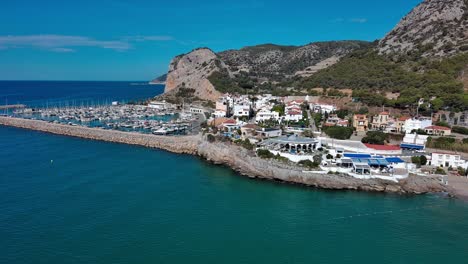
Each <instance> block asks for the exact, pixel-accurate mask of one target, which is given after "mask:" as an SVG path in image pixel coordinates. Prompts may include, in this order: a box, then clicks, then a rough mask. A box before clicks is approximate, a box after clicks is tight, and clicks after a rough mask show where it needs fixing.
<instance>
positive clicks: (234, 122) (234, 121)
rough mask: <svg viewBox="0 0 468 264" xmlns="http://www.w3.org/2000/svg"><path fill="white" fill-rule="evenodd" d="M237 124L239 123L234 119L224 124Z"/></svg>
mask: <svg viewBox="0 0 468 264" xmlns="http://www.w3.org/2000/svg"><path fill="white" fill-rule="evenodd" d="M236 123H237V122H236V120H234V119H228V120H226V121H224V122H223V124H236Z"/></svg>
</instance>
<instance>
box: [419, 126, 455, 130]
mask: <svg viewBox="0 0 468 264" xmlns="http://www.w3.org/2000/svg"><path fill="white" fill-rule="evenodd" d="M424 129H432V130H451V129H450V128H448V127H443V126H428V127H426V128H424Z"/></svg>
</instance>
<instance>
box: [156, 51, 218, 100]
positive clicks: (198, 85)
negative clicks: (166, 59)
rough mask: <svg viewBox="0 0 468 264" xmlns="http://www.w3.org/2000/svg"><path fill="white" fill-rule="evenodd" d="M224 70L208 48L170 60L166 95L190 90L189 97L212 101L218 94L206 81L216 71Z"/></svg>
mask: <svg viewBox="0 0 468 264" xmlns="http://www.w3.org/2000/svg"><path fill="white" fill-rule="evenodd" d="M224 68H226V66H225V65H224V63H223V62H222V61H221V60H219V58H218V56H217V55H216V54H215V53H214V52H213V51H212V50H210V49H208V48H200V49H196V50H193V51H191V52H189V53H187V54H182V55H179V56H177V57H175V58H174V59H172V61H171V63H170V65H169V71H168V73H167V78H166V87H165V90H164V92H165V93H166V94H177V93H178V92H179V93H181V92H183V90H184V89H185V90H187V91H188V89H191V90H193V92H191V93H190V94H192V95H191V96H196V97H199V98H203V99H207V100H211V101H214V100H216V99H217V98H218V97H219V95H220V93H219V92H218V91H217V90H216V89H215V87H214V86H213V85H212V84H211V82H210V81H209V80H208V77H209V76H210V75H211V74H212V73H213V72H216V71H221V70H222V69H224Z"/></svg>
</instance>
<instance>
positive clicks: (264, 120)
mask: <svg viewBox="0 0 468 264" xmlns="http://www.w3.org/2000/svg"><path fill="white" fill-rule="evenodd" d="M195 109H196V110H195ZM191 111H199V112H202V111H209V112H207V116H208V113H209V117H208V118H209V119H208V120H207V130H206V132H209V133H210V134H213V135H216V136H217V137H223V138H225V140H230V141H232V142H234V143H236V144H239V145H242V146H245V147H247V148H249V149H252V150H255V152H256V154H257V156H260V157H265V158H272V159H276V160H280V161H281V160H282V161H286V162H291V163H296V164H297V166H300V167H304V168H306V169H307V170H310V171H312V172H314V173H339V174H346V175H350V176H353V177H356V178H361V179H368V178H381V179H387V180H398V179H402V178H406V177H408V175H409V174H414V175H421V176H425V175H447V174H448V175H457V176H467V169H468V161H467V160H466V155H465V154H463V153H458V152H453V151H443V150H437V149H432V148H428V146H433V145H434V144H432V145H431V142H437V141H440V140H447V139H448V140H449V141H455V140H462V141H466V139H465V136H464V135H462V134H457V133H452V129H451V128H450V125H447V124H448V123H447V122H441V121H440V120H441V119H442V120H443V117H441V115H437V116H433V117H432V118H431V117H423V116H422V115H418V116H411V115H408V114H398V115H396V114H391V113H390V112H388V111H385V109H382V111H380V112H377V113H375V114H370V113H369V112H367V111H366V109H364V110H363V109H359V110H358V111H356V112H352V111H349V110H348V109H346V110H345V109H342V108H340V107H339V106H337V105H333V104H329V103H326V102H322V101H321V97H319V96H285V97H278V96H273V95H271V94H263V95H256V96H247V95H234V94H224V95H222V96H221V97H220V98H219V99H218V100H217V101H216V104H215V109H203V108H202V107H199V108H196V107H192V108H191ZM467 114H468V113H467V112H465V113H463V115H460V116H459V119H458V120H456V121H455V124H457V125H458V126H459V127H466V126H468V119H466V118H467V117H468V115H467ZM452 124H453V120H452ZM458 130H460V129H458Z"/></svg>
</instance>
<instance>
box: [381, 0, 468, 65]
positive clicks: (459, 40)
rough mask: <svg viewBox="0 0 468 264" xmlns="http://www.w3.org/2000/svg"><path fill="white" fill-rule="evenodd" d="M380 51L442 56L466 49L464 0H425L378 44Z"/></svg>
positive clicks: (466, 8) (467, 0)
mask: <svg viewBox="0 0 468 264" xmlns="http://www.w3.org/2000/svg"><path fill="white" fill-rule="evenodd" d="M378 49H379V52H380V54H392V53H397V54H401V53H408V52H413V53H414V52H418V53H420V54H421V56H423V57H446V56H449V55H453V54H457V53H459V52H464V51H468V0H425V1H423V2H422V3H421V4H419V5H418V6H416V7H415V8H414V9H413V10H412V11H411V12H410V13H409V14H408V15H406V16H405V17H404V18H403V19H402V20H401V21H400V22H399V23H398V24H397V25H396V27H395V28H394V29H393V30H392V31H390V32H389V33H388V34H387V35H386V36H385V37H384V38H383V39H382V40H381V41H380V43H379V48H378Z"/></svg>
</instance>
